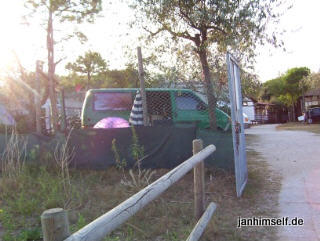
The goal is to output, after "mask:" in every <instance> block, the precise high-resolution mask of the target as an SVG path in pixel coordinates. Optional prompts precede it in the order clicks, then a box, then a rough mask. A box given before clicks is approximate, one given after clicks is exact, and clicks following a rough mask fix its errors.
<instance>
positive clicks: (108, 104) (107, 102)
mask: <svg viewBox="0 0 320 241" xmlns="http://www.w3.org/2000/svg"><path fill="white" fill-rule="evenodd" d="M93 99H94V101H93V109H94V110H98V111H99V110H100V111H103V110H131V108H132V105H133V102H132V94H131V93H118V92H108V93H102V92H101V93H94V98H93Z"/></svg>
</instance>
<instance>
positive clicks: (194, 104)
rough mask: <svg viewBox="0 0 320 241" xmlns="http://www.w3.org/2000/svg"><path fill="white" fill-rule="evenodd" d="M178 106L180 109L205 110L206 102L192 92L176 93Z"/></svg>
mask: <svg viewBox="0 0 320 241" xmlns="http://www.w3.org/2000/svg"><path fill="white" fill-rule="evenodd" d="M176 106H177V108H178V110H204V109H205V104H204V103H202V101H200V100H199V99H198V98H196V97H195V96H193V95H191V94H187V93H182V94H181V95H178V94H176Z"/></svg>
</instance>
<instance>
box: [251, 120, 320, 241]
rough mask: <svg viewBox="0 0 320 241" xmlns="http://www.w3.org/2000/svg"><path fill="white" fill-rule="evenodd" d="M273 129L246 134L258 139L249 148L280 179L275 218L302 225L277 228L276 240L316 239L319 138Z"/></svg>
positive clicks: (319, 218) (319, 217)
mask: <svg viewBox="0 0 320 241" xmlns="http://www.w3.org/2000/svg"><path fill="white" fill-rule="evenodd" d="M275 127H276V125H263V126H256V127H252V128H250V129H248V130H246V134H249V135H256V136H257V137H258V138H257V142H256V143H252V144H251V145H250V146H249V148H252V149H254V150H256V151H257V152H259V153H260V154H261V155H262V156H263V157H264V159H265V160H266V161H267V162H268V163H269V164H270V166H271V168H272V169H273V171H275V172H278V173H279V174H280V175H281V176H282V177H283V178H282V181H281V189H280V190H281V191H280V194H279V216H280V217H282V216H284V217H289V219H291V218H294V217H298V218H303V219H304V225H303V226H284V227H279V228H278V230H279V231H278V237H279V241H289V240H290V241H300V240H309V241H313V240H320V135H316V134H313V133H310V132H304V131H283V130H277V129H276V128H275Z"/></svg>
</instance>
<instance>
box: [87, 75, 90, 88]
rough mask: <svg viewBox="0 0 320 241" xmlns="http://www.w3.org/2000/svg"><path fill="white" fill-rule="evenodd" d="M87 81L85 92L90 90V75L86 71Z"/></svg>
mask: <svg viewBox="0 0 320 241" xmlns="http://www.w3.org/2000/svg"><path fill="white" fill-rule="evenodd" d="M87 79H88V82H87V90H89V89H90V81H91V74H90V72H89V71H88V73H87Z"/></svg>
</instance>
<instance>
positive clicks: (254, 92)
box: [241, 71, 262, 100]
mask: <svg viewBox="0 0 320 241" xmlns="http://www.w3.org/2000/svg"><path fill="white" fill-rule="evenodd" d="M261 88H262V83H261V82H260V81H259V79H258V77H257V76H256V75H253V74H250V73H248V72H245V71H242V72H241V90H242V95H243V96H246V97H249V98H250V97H251V98H254V99H256V100H257V99H258V97H259V94H260V91H261Z"/></svg>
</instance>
